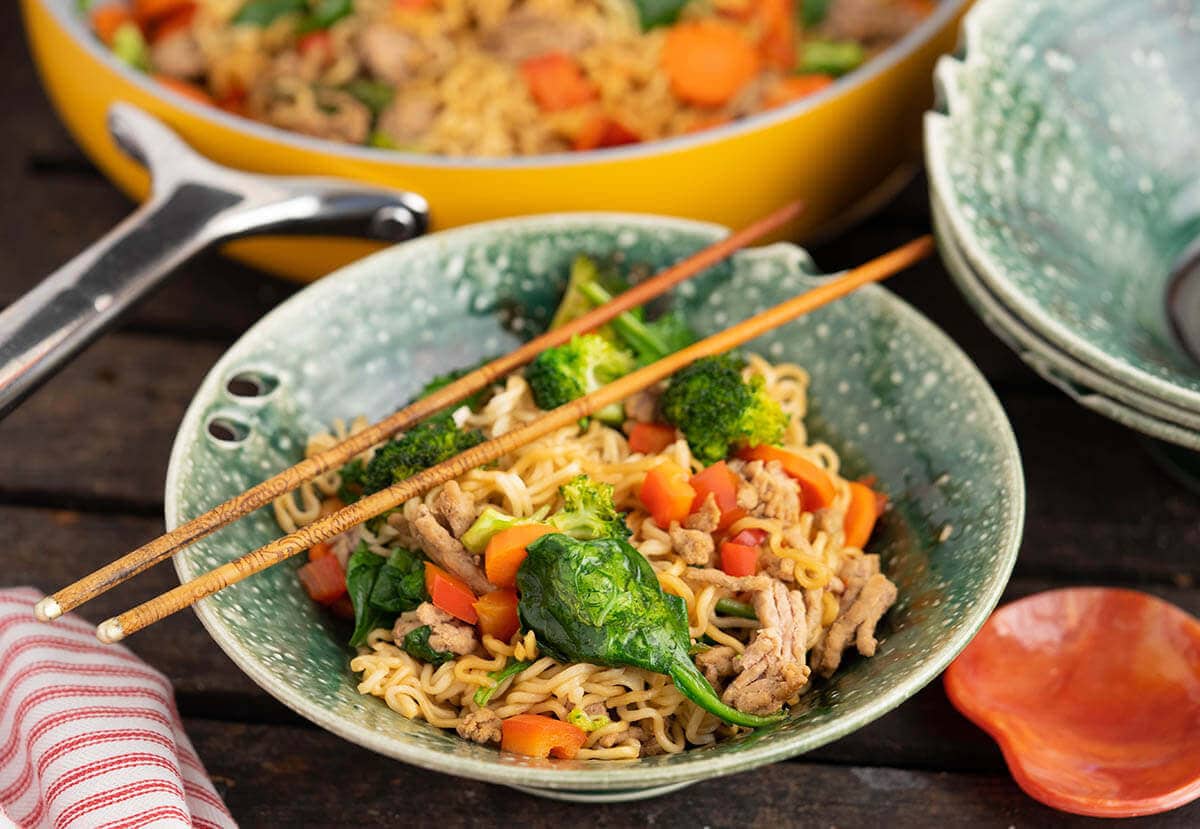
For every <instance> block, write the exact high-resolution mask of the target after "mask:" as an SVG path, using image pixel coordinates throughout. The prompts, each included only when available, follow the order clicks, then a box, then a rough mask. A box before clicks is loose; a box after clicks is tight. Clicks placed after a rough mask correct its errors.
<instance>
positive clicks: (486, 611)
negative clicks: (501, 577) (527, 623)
mask: <svg viewBox="0 0 1200 829" xmlns="http://www.w3.org/2000/svg"><path fill="white" fill-rule="evenodd" d="M517 601H518V600H517V591H515V590H505V589H501V590H493V591H492V592H491V593H484V594H483V595H482V596H480V597H479V601H477V602H475V612H476V613H478V614H479V632H480V633H482V634H483V635H485V636H495V637H496V638H497V639H499V640H500V641H501V642H507V641H508V640H509V639H512V637H513V634H514V633H516V632H517V630H518V629H519V628H520V627H521V620H520V617H519V616H518V615H517Z"/></svg>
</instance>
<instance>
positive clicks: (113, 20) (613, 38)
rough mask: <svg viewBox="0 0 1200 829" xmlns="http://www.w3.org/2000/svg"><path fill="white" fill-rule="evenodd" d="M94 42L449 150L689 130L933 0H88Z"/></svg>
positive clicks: (367, 137)
mask: <svg viewBox="0 0 1200 829" xmlns="http://www.w3.org/2000/svg"><path fill="white" fill-rule="evenodd" d="M83 5H86V6H89V7H90V10H89V14H90V22H91V26H92V29H93V31H94V32H95V33H96V35H97V36H98V37H99V38H100V39H101V40H102V41H103V42H104V43H105V44H106V45H107V46H108V47H109V48H110V49H111V50H112V52H113V53H114V54H115V55H116V56H117V57H118V58H120V59H121V60H123V61H125V62H126V63H127V64H129V65H131V66H133V67H134V68H136V69H139V70H141V71H144V72H146V73H148V74H149V75H150V76H151V77H152V78H153V79H154V80H156V81H158V82H159V83H161V84H162V85H164V86H166V87H168V88H170V89H172V90H174V91H175V92H177V93H179V94H182V95H184V96H186V97H189V98H191V99H193V100H196V101H199V102H202V103H205V104H209V105H212V106H217V107H220V108H222V109H225V110H227V111H229V112H232V113H235V114H237V115H241V116H244V117H248V118H252V119H254V120H257V121H262V122H265V123H267V124H271V125H273V126H276V127H280V128H282V129H286V130H292V131H295V132H299V133H304V134H306V135H310V136H315V137H317V138H323V139H329V140H332V141H338V142H344V143H350V144H365V145H369V146H374V147H381V148H390V149H399V150H405V151H410V152H417V153H433V154H438V155H444V156H474V157H504V156H515V155H537V154H544V153H554V152H562V151H572V150H590V149H596V148H603V147H612V146H618V145H622V144H633V143H638V142H643V141H652V140H656V139H661V138H666V137H669V136H675V135H682V134H686V133H692V132H696V131H699V130H704V129H708V128H711V127H715V126H719V125H722V124H726V123H729V122H731V121H735V120H737V119H739V118H742V117H744V116H747V115H750V114H753V113H756V112H762V111H764V110H767V109H770V108H772V107H777V106H780V105H783V104H786V103H789V102H791V101H794V100H797V99H800V98H803V97H806V96H808V95H811V94H814V93H816V92H819V91H820V90H822V89H824V88H825V87H826V86H828V85H829V84H830V83H832V82H833V81H834V80H835V79H836V78H837V77H838V76H840V75H842V74H845V73H847V72H850V71H853V70H854V69H856V68H857V67H858V66H859V65H861V64H862V63H863V62H864V61H866V60H868V59H869V58H870V57H871V56H872V55H874V54H876V53H878V52H879V51H881V50H883V49H885V48H887V47H888V46H889V45H891V44H892V43H894V42H895V41H896V40H898V39H899V38H901V37H903V36H904V34H905V33H906V32H908V31H909V30H911V29H912V28H913V27H914V26H916V25H917V24H918V23H919V22H920V21H921V20H922V19H923V18H924V17H925V16H927V15H928V14H929V12H930V10H931V8H932V0H690V2H686V0H92V2H89V3H84V4H83Z"/></svg>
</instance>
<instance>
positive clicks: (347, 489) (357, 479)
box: [337, 458, 367, 504]
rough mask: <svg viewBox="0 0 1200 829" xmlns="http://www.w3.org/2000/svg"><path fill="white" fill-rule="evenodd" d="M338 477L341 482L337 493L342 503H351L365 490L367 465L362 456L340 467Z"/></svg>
mask: <svg viewBox="0 0 1200 829" xmlns="http://www.w3.org/2000/svg"><path fill="white" fill-rule="evenodd" d="M340 477H341V479H342V483H341V484H340V485H339V486H338V491H337V495H338V497H339V498H341V499H342V503H343V504H353V503H354V502H355V501H357V500H358V499H359V498H361V497H362V496H363V492H365V491H366V488H367V465H366V464H365V463H363V460H362V458H355V459H354V460H352V461H350V463H348V464H346V465H345V466H343V467H342V469H341V472H340Z"/></svg>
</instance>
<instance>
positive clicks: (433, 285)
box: [166, 214, 1024, 801]
mask: <svg viewBox="0 0 1200 829" xmlns="http://www.w3.org/2000/svg"><path fill="white" fill-rule="evenodd" d="M723 233H724V230H723V229H722V228H719V227H715V226H713V225H706V224H697V223H693V222H684V221H678V220H673V219H664V218H655V217H645V216H629V215H617V214H571V215H564V216H556V217H530V218H527V219H518V220H511V221H503V222H496V223H491V224H486V225H478V226H475V227H470V228H464V229H459V230H454V231H449V232H445V233H440V234H436V235H434V236H430V237H427V238H424V239H421V240H418V241H415V242H409V243H406V244H404V245H401V246H399V247H396V248H392V249H390V250H387V251H384V252H382V253H380V254H377V255H375V256H372V257H370V258H368V259H364V260H362V261H360V262H357V263H355V264H354V265H351V266H350V267H348V268H345V269H344V270H342V271H341V272H339V273H337V274H335V275H334V276H332V277H330V278H328V279H324V280H322V281H320V282H319V283H316V284H314V285H313V286H311V287H309V288H307V289H305V290H304V291H302V292H301V293H299V294H297V295H296V296H295V297H294V298H292V299H291V300H289V301H288V302H286V303H284V304H283V305H282V306H280V307H279V308H278V309H276V310H275V311H273V312H272V313H270V314H269V315H267V316H266V317H265V318H264V319H263V320H262V321H261V322H259V323H258V324H257V325H256V326H255V327H254V328H253V329H251V330H250V331H249V333H247V334H246V335H245V336H244V337H242V339H241V340H239V341H238V342H237V344H235V345H234V346H233V348H231V349H230V350H229V352H228V353H227V354H226V355H225V356H224V357H223V358H222V359H221V361H220V362H219V363H217V365H216V366H215V367H214V368H213V370H212V371H211V372H210V373H209V375H208V377H207V378H206V379H205V381H204V383H203V385H202V386H201V387H200V390H199V391H198V392H197V394H196V398H195V400H194V401H193V402H192V405H191V407H190V408H189V409H188V412H187V415H186V417H185V418H184V421H183V424H182V425H181V427H180V430H179V435H178V437H177V439H176V442H175V447H174V450H173V452H172V455H171V465H170V470H169V473H168V477H167V489H166V511H167V524H168V526H171V527H174V526H177V525H178V524H179V523H181V522H182V521H184V520H186V519H188V518H191V517H193V516H195V515H196V514H198V513H199V512H201V511H202V510H204V509H206V508H208V507H210V506H212V505H214V504H216V503H217V502H219V501H222V500H224V499H225V498H227V497H229V496H230V495H232V494H234V493H235V492H237V491H239V490H241V489H244V488H246V487H248V486H250V485H251V484H253V483H255V482H257V481H259V480H260V479H262V478H263V477H264V476H266V475H268V474H270V473H272V472H275V471H276V470H279V469H281V468H283V467H284V466H286V465H288V464H290V463H292V462H294V461H295V460H297V459H298V458H299V457H300V453H301V450H302V446H303V444H304V439H305V435H307V434H308V433H309V432H312V431H314V430H316V429H319V428H321V427H322V426H324V425H325V424H326V423H328V422H329V421H330V420H331V419H332V418H335V417H343V418H348V417H351V416H353V415H355V414H358V413H364V414H366V415H368V416H370V417H372V418H378V417H380V416H382V415H384V414H386V413H388V412H390V411H391V410H392V409H393V408H394V407H395V406H396V405H398V404H399V403H400V402H401V401H403V400H405V399H406V398H407V397H408V396H409V395H410V394H411V393H412V392H413V391H414V390H415V389H417V388H418V387H419V386H420V385H421V384H422V383H423V381H424V380H425V379H427V378H428V377H430V376H432V375H433V374H435V373H439V372H442V371H444V370H446V369H448V368H452V367H456V366H461V365H465V364H468V363H470V362H472V361H473V360H476V359H478V358H480V357H482V356H485V355H487V354H491V353H494V352H496V351H498V350H500V349H507V348H511V347H512V346H513V345H515V344H516V342H517V341H518V336H520V335H522V334H526V333H528V332H529V331H531V330H532V329H534V328H537V327H539V326H541V325H543V324H544V323H545V321H546V320H547V318H548V315H549V314H550V313H551V311H552V309H553V307H554V305H555V303H556V301H557V298H558V295H559V292H560V290H561V288H562V285H563V284H564V280H565V277H566V273H567V270H568V267H569V263H570V261H571V259H572V258H573V257H574V255H575V254H576V253H577V252H579V251H587V252H590V253H593V254H597V255H601V256H606V255H610V254H614V253H619V254H620V255H622V256H623V257H624V258H625V261H627V262H629V263H643V264H648V265H651V266H653V267H660V266H663V265H666V264H667V263H669V262H673V261H675V260H677V259H679V258H681V257H683V256H685V255H686V254H688V253H690V252H692V251H695V250H697V249H698V248H700V247H703V246H704V245H706V244H709V243H711V242H712V241H713V240H715V239H717V238H719V237H720V236H721V235H723ZM822 278H823V277H822V276H821V275H819V274H817V273H816V272H815V269H814V267H813V264H812V262H811V260H810V259H809V257H808V256H807V254H805V253H804V251H802V250H800V249H798V248H795V247H792V246H789V245H774V246H771V247H768V248H759V249H755V250H752V251H747V252H745V253H742V254H739V255H738V256H737V257H736V258H735V259H734V260H733V262H732V264H725V265H722V266H720V267H718V268H715V269H713V270H712V271H710V272H708V273H707V274H705V275H704V276H703V277H700V278H697V279H695V280H693V281H692V283H690V284H688V285H684V286H682V287H681V288H680V289H679V290H678V291H676V295H675V299H674V302H675V305H676V306H677V307H678V308H680V309H681V310H682V311H683V312H684V313H685V314H686V316H687V318H688V319H689V320H690V321H691V323H692V324H693V325H695V326H696V327H697V328H698V329H699V330H700V331H702V332H711V331H714V330H716V329H718V328H720V327H723V326H725V325H727V324H729V323H731V322H733V321H736V320H738V319H741V318H742V317H744V316H746V315H748V314H750V313H752V312H754V311H757V310H760V309H762V308H764V307H766V306H768V305H771V304H774V303H777V302H779V301H781V300H783V299H784V298H786V297H790V296H792V295H794V294H796V293H798V292H801V291H803V290H805V289H807V288H809V287H811V286H813V285H815V284H817V283H819V282H820V281H821V280H822ZM514 332H515V333H514ZM752 346H753V348H754V350H756V351H758V352H759V353H762V354H764V355H766V356H769V357H772V358H775V359H788V360H795V361H797V362H801V363H803V364H804V365H806V366H807V367H808V369H809V370H810V371H811V373H812V395H811V397H812V410H811V414H810V416H809V425H810V427H811V429H812V431H813V433H814V434H815V435H817V436H818V437H820V438H822V439H824V440H827V441H829V442H830V443H832V444H833V445H834V446H835V447H836V448H837V449H838V450H839V451H840V452H841V453H842V456H843V458H844V459H845V465H846V467H847V468H848V474H850V475H852V476H853V475H859V474H862V473H866V472H871V473H874V474H875V475H877V476H878V477H879V481H880V486H881V487H882V488H883V490H884V491H886V492H887V493H888V494H889V496H890V497H891V499H892V504H893V505H894V508H893V509H892V510H891V511H890V512H889V513H887V515H886V519H885V520H884V522H883V525H882V530H881V532H880V533H879V535H878V536H877V539H876V541H875V542H874V544H873V546H874V548H875V549H877V550H879V551H880V552H881V553H882V554H883V557H884V562H885V567H886V570H887V572H888V574H889V575H890V576H891V578H892V579H894V580H895V581H896V582H897V584H898V585H899V588H900V599H899V602H898V604H897V605H896V607H895V608H894V609H893V610H892V611H891V612H890V614H889V615H888V617H887V619H886V620H885V623H884V625H883V627H882V635H883V641H882V644H881V646H880V649H879V653H878V655H876V656H875V657H874V658H873V659H869V660H863V659H851V660H849V662H848V664H847V665H846V666H845V668H844V669H843V670H842V671H841V672H840V673H839V674H838V675H837V676H836V677H835V679H834V680H833V681H831V682H828V683H823V684H821V685H820V687H819V688H817V689H816V690H814V691H813V692H812V693H810V694H808V695H807V696H805V697H804V699H803V702H802V704H801V705H800V706H798V707H797V709H796V710H795V711H794V712H793V716H792V717H791V718H790V719H789V720H788V721H787V722H786V723H784V724H782V725H780V726H778V727H775V728H772V729H769V730H764V731H760V732H757V733H754V734H751V735H748V736H745V737H742V738H740V739H736V740H732V741H729V742H725V743H722V744H720V745H718V746H715V747H712V748H705V749H701V750H696V751H689V752H686V753H684V754H680V755H676V756H671V757H652V758H647V759H643V760H639V761H636V762H623V763H600V762H594V761H593V762H582V761H539V760H532V759H528V758H521V757H517V756H511V755H501V754H499V753H498V752H497V751H495V750H494V749H491V748H485V747H482V746H478V745H475V744H473V743H470V742H467V741H464V740H461V739H459V738H458V737H457V736H455V735H454V734H451V733H447V732H443V731H440V730H438V729H435V728H432V727H430V726H428V725H426V724H425V723H421V722H410V721H409V720H406V719H404V718H403V717H400V716H399V715H397V714H394V713H393V712H392V711H390V710H389V709H388V708H387V707H386V706H385V705H384V704H383V703H382V702H381V701H380V700H378V699H375V698H371V697H363V696H360V695H359V694H358V693H357V692H356V691H355V678H354V676H352V675H351V674H350V672H349V670H348V668H347V664H348V661H349V659H350V656H351V651H350V650H349V649H348V648H347V647H346V646H345V645H344V641H345V636H346V631H345V630H343V629H341V628H339V627H337V626H336V625H335V624H334V623H331V621H330V620H329V619H328V618H327V617H326V616H325V615H324V614H323V613H322V612H320V611H319V610H318V609H317V607H316V606H315V605H313V604H312V603H311V602H310V601H308V599H307V598H306V597H305V594H304V591H303V590H302V589H301V587H300V585H299V583H298V582H297V580H296V576H295V573H294V571H295V569H296V567H297V566H299V564H300V562H299V561H292V562H288V563H285V564H283V565H280V566H278V567H276V568H274V569H272V570H270V571H267V572H265V573H262V574H259V575H258V576H255V577H253V578H251V579H248V580H246V581H245V582H243V583H241V584H238V585H235V586H234V587H231V588H230V589H228V590H225V591H224V592H222V593H219V594H217V595H216V596H213V597H211V598H209V599H206V600H204V601H202V602H201V603H200V604H199V605H198V606H197V612H198V614H199V616H200V619H201V621H202V622H203V623H204V625H205V626H206V627H207V628H208V630H209V632H210V633H211V634H212V635H213V637H214V638H215V639H216V640H217V643H218V644H219V645H220V646H221V647H222V648H223V649H224V650H225V651H226V652H227V653H228V654H229V655H230V657H231V658H232V659H233V660H234V662H236V663H237V664H238V666H239V667H241V668H242V669H243V670H244V671H246V673H247V674H249V675H250V677H251V678H252V679H254V680H255V681H256V682H258V683H259V684H260V685H262V686H263V687H264V688H265V689H266V690H267V691H269V692H270V693H271V694H273V695H275V696H276V697H278V698H279V699H280V700H281V701H282V702H284V703H285V704H286V705H288V706H290V707H291V708H293V709H295V710H296V711H297V712H299V713H300V714H302V715H303V716H305V717H307V718H309V719H311V720H312V721H313V722H315V723H317V724H319V725H321V726H323V727H325V728H328V729H329V730H331V731H333V732H335V733H337V734H339V735H341V736H343V737H345V738H346V739H348V740H352V741H353V742H356V743H359V744H361V745H363V746H366V747H368V748H371V749H373V750H375V751H378V752H379V753H381V754H385V755H388V756H391V757H395V758H398V759H401V760H404V761H406V762H409V763H413V764H415V765H418V766H421V767H424V768H428V769H433V770H436V771H441V772H446V773H449V774H457V775H461V776H464V777H471V778H475V779H479V780H486V781H490V782H493V783H502V784H506V785H510V786H518V787H523V788H527V789H532V790H536V791H539V792H540V793H546V792H548V791H551V790H552V791H553V793H554V795H555V796H559V797H567V798H571V799H582V800H591V801H596V800H603V799H610V800H614V799H631V798H636V797H645V796H648V795H651V794H657V793H660V792H662V791H666V790H668V789H670V788H674V787H678V786H681V785H686V784H688V783H692V782H696V781H698V780H702V779H706V778H711V777H716V776H719V775H724V774H731V773H733V772H737V771H743V770H746V769H749V768H753V767H755V766H758V765H762V764H764V763H769V762H772V761H775V760H780V759H783V758H785V757H790V756H793V755H795V754H799V753H800V752H803V751H806V750H809V749H812V748H814V747H816V746H819V745H822V744H823V743H827V742H829V741H831V740H834V739H836V738H838V737H840V736H842V735H844V734H847V733H848V732H851V731H853V730H855V729H857V728H859V727H861V726H862V725H864V724H865V723H867V722H869V721H871V720H873V719H875V718H876V717H878V716H880V715H881V714H883V713H885V712H886V711H888V710H890V709H892V708H894V707H895V706H896V705H899V704H900V703H901V702H902V701H903V700H905V699H906V698H907V697H909V696H910V695H912V694H913V693H915V692H916V691H917V690H918V689H919V688H921V687H922V686H923V685H925V684H926V683H928V682H929V681H930V680H932V679H933V678H934V677H936V676H937V675H938V673H940V672H941V670H942V669H943V668H945V667H946V665H947V664H948V663H949V662H950V660H951V659H952V658H953V657H954V656H955V655H956V654H957V653H958V652H959V650H961V649H962V648H963V646H964V645H965V644H966V643H967V641H968V640H970V638H971V637H972V636H973V635H974V633H975V632H976V630H978V629H979V627H980V625H982V623H983V622H984V620H985V619H986V618H987V616H988V614H989V613H990V611H991V610H992V608H993V606H994V605H995V604H996V601H997V599H998V598H999V597H1000V594H1001V592H1002V590H1003V589H1004V585H1005V583H1006V581H1007V580H1008V576H1009V573H1010V571H1011V569H1012V566H1013V562H1014V560H1015V557H1016V554H1017V547H1018V544H1019V542H1020V537H1021V527H1022V521H1023V516H1024V484H1023V480H1022V476H1021V464H1020V458H1019V455H1018V452H1017V447H1016V443H1015V442H1014V439H1013V435H1012V432H1011V430H1010V428H1009V425H1008V422H1007V420H1006V419H1005V416H1004V412H1003V411H1002V410H1001V408H1000V405H999V403H998V402H997V401H996V398H995V397H994V395H993V394H992V392H991V390H990V389H989V388H988V386H987V383H986V382H985V381H984V379H983V378H982V377H981V376H980V375H979V372H978V371H977V370H976V369H975V367H974V366H973V365H972V364H971V362H970V361H969V360H968V359H967V358H966V357H965V356H964V355H963V354H962V352H961V351H959V350H958V348H957V347H956V346H955V345H954V344H953V343H952V342H951V341H950V340H949V339H947V338H946V337H945V335H943V334H942V333H941V332H940V331H938V330H937V329H936V328H934V327H933V326H932V325H931V324H930V323H929V322H928V321H927V320H926V319H925V318H924V317H922V316H921V315H920V314H918V313H916V312H915V311H913V310H912V309H911V308H909V307H908V306H907V305H905V304H904V303H903V302H901V301H900V300H898V299H896V298H895V297H893V296H892V295H891V294H890V293H888V292H887V291H885V290H883V289H882V288H877V287H870V288H867V289H863V290H862V291H860V292H858V293H857V294H855V295H853V296H851V297H849V298H847V299H844V300H842V301H841V302H839V303H837V304H835V305H832V306H829V307H827V308H825V309H822V310H820V311H818V312H816V313H814V314H812V315H810V316H808V317H806V318H804V319H802V320H800V321H798V322H796V323H793V324H791V325H789V326H787V327H786V328H783V329H780V330H778V331H776V332H774V333H772V334H770V335H768V336H764V337H763V338H761V339H760V340H758V341H756V342H754V343H753V344H752ZM245 372H250V373H254V374H257V375H260V376H263V377H266V378H269V380H270V382H269V383H268V384H267V385H268V386H269V385H271V383H274V384H275V386H274V388H273V390H272V391H270V393H269V394H266V395H264V396H260V397H253V398H246V397H237V396H235V395H233V394H231V393H230V392H229V391H228V389H227V384H228V381H229V379H230V378H231V377H233V376H235V375H238V374H241V373H245ZM214 418H222V419H224V420H225V421H226V422H227V426H228V427H232V429H233V431H234V432H242V433H244V437H243V438H242V439H241V440H239V441H236V442H234V441H222V440H217V439H215V438H213V437H212V436H211V435H210V434H209V431H208V429H207V426H208V424H209V423H210V421H211V420H212V419H214ZM277 534H278V529H277V528H276V526H275V524H274V522H273V520H272V517H271V513H270V510H265V509H264V510H260V511H259V512H258V513H256V514H255V515H253V516H251V517H249V518H248V519H246V520H243V521H242V522H240V523H239V524H237V525H235V526H233V527H230V528H227V529H225V530H223V531H221V532H219V533H216V534H214V535H213V536H211V537H209V538H207V539H205V540H203V541H201V542H199V543H198V544H196V545H194V546H193V547H191V548H189V549H188V550H186V551H185V552H183V553H182V554H181V555H179V556H178V557H177V558H176V568H177V570H178V572H179V575H180V577H181V578H183V579H190V578H192V577H194V576H196V575H198V574H200V573H201V572H203V571H206V570H208V569H210V568H212V567H214V566H216V565H217V564H219V563H221V562H224V561H228V560H230V559H232V558H234V557H235V556H238V555H240V554H242V553H243V552H245V551H246V550H249V549H251V548H253V547H257V546H259V545H261V544H263V543H264V542H266V541H267V540H269V539H270V538H272V537H274V536H276V535H277Z"/></svg>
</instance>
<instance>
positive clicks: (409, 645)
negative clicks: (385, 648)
mask: <svg viewBox="0 0 1200 829" xmlns="http://www.w3.org/2000/svg"><path fill="white" fill-rule="evenodd" d="M432 632H433V629H432V628H431V627H429V625H425V626H424V627H419V628H416V629H414V630H410V631H409V632H408V633H407V634H406V635H405V637H404V644H403V645H401V647H402V648H404V650H406V651H408V654H409V656H413V657H416V658H417V659H420V660H422V661H423V662H428V663H429V664H431V665H441V664H443V663H445V662H449V661H450V660H451V659H453V658H454V654H452V653H450V651H435V650H434V649H433V648H431V647H430V646H429V634H430V633H432Z"/></svg>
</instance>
